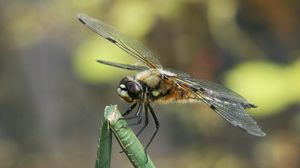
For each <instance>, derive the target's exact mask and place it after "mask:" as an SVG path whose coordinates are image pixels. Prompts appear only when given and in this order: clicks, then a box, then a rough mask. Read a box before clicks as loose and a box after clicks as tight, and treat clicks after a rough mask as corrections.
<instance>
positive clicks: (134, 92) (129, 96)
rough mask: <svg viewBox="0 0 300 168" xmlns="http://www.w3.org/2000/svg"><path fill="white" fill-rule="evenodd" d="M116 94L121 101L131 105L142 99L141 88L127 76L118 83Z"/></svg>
mask: <svg viewBox="0 0 300 168" xmlns="http://www.w3.org/2000/svg"><path fill="white" fill-rule="evenodd" d="M117 92H118V94H119V96H120V97H121V98H122V99H123V100H125V101H126V102H129V103H132V102H134V101H137V100H140V99H141V98H142V95H143V87H142V86H141V84H140V83H139V82H138V81H136V80H134V78H133V77H130V76H127V77H124V78H123V79H122V80H121V81H120V84H119V87H118V89H117Z"/></svg>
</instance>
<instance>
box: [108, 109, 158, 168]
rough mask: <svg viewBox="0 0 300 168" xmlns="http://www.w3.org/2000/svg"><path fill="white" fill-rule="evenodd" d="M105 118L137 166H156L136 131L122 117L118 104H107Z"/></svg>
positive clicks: (150, 167) (144, 167) (151, 167)
mask: <svg viewBox="0 0 300 168" xmlns="http://www.w3.org/2000/svg"><path fill="white" fill-rule="evenodd" d="M104 117H105V119H107V120H108V122H109V126H110V128H111V130H112V131H113V133H114V135H115V137H116V138H117V140H118V142H119V143H120V146H121V147H122V149H123V151H124V153H125V154H126V156H127V157H128V159H129V160H130V162H131V163H132V165H133V166H134V167H136V168H155V165H154V163H153V162H152V161H151V159H150V157H149V155H148V154H146V153H145V150H144V147H143V145H142V144H141V143H140V141H139V140H138V138H137V137H136V136H135V134H134V132H133V131H132V130H131V129H130V128H129V127H128V124H127V122H126V121H125V120H124V119H122V115H121V113H120V112H119V111H118V109H117V106H116V105H111V106H107V107H106V108H105V112H104Z"/></svg>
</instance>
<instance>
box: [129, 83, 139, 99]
mask: <svg viewBox="0 0 300 168" xmlns="http://www.w3.org/2000/svg"><path fill="white" fill-rule="evenodd" d="M141 90H142V89H141V87H140V85H139V84H137V83H135V82H128V83H127V91H128V94H129V95H130V96H131V97H132V98H138V96H139V94H140V92H141Z"/></svg>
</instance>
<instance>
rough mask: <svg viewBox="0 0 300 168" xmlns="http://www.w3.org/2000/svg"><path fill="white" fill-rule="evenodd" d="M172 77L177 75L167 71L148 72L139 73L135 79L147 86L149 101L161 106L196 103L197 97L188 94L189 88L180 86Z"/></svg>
mask: <svg viewBox="0 0 300 168" xmlns="http://www.w3.org/2000/svg"><path fill="white" fill-rule="evenodd" d="M166 75H168V77H166ZM172 77H176V74H174V73H172V72H169V71H165V70H147V71H143V72H140V73H138V74H137V75H136V76H135V79H136V80H138V81H139V82H140V83H141V84H142V85H144V86H145V88H146V92H147V93H146V94H147V100H148V101H151V102H154V103H160V104H167V103H172V102H177V103H188V102H189V103H191V102H196V101H197V99H196V98H195V96H194V95H193V94H191V93H190V92H188V86H186V87H184V86H183V87H182V86H179V85H178V83H177V82H176V81H175V80H174V79H172ZM197 102H199V101H197Z"/></svg>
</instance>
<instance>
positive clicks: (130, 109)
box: [122, 103, 137, 117]
mask: <svg viewBox="0 0 300 168" xmlns="http://www.w3.org/2000/svg"><path fill="white" fill-rule="evenodd" d="M136 105H137V103H134V104H133V105H131V106H130V107H129V108H128V109H127V110H126V111H125V113H123V114H122V116H123V117H124V116H127V115H128V114H129V113H130V112H131V111H132V110H134V109H135V107H136Z"/></svg>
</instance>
